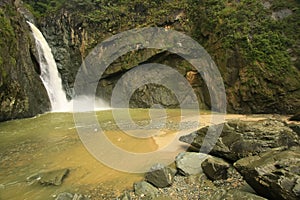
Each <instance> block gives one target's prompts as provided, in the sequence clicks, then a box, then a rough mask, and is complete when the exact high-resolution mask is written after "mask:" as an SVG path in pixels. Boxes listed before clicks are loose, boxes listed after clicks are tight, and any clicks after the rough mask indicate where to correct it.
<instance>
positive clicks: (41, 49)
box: [27, 22, 69, 112]
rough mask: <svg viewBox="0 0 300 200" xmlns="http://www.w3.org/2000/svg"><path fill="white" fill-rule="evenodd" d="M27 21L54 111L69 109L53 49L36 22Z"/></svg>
mask: <svg viewBox="0 0 300 200" xmlns="http://www.w3.org/2000/svg"><path fill="white" fill-rule="evenodd" d="M27 23H28V24H29V25H30V28H31V30H32V33H33V36H34V38H35V43H36V48H37V51H38V55H39V63H40V68H41V75H40V77H41V79H42V81H43V83H44V86H45V88H46V90H47V93H48V96H49V99H50V102H51V107H52V111H54V112H60V111H67V110H68V109H67V107H68V104H69V102H68V100H67V98H66V93H65V91H64V90H63V87H62V81H61V78H60V75H59V73H58V70H57V67H56V63H55V60H54V58H53V55H52V52H51V49H50V47H49V45H48V43H47V41H46V39H45V38H44V36H43V34H42V33H41V32H40V30H39V29H38V28H37V27H36V26H35V25H34V24H32V23H30V22H27Z"/></svg>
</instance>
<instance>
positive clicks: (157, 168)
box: [145, 164, 175, 188]
mask: <svg viewBox="0 0 300 200" xmlns="http://www.w3.org/2000/svg"><path fill="white" fill-rule="evenodd" d="M174 175H175V174H174V173H173V171H172V169H171V168H169V167H165V166H164V165H162V164H156V165H154V166H152V167H151V169H150V171H149V172H147V173H146V175H145V179H146V181H147V182H149V183H151V184H153V185H154V186H155V187H158V188H164V187H168V186H171V185H172V183H173V179H174Z"/></svg>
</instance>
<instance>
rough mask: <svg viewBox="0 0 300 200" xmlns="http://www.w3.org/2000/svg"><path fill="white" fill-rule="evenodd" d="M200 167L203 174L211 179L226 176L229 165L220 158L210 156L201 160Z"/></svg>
mask: <svg viewBox="0 0 300 200" xmlns="http://www.w3.org/2000/svg"><path fill="white" fill-rule="evenodd" d="M201 167H202V169H203V172H204V174H205V175H206V176H207V177H208V178H209V179H211V180H213V181H214V180H220V179H226V178H227V169H228V168H229V167H230V165H229V164H228V163H227V162H226V161H224V160H223V159H221V158H216V157H210V158H207V159H206V160H205V161H204V162H202V164H201Z"/></svg>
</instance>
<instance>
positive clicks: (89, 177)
mask: <svg viewBox="0 0 300 200" xmlns="http://www.w3.org/2000/svg"><path fill="white" fill-rule="evenodd" d="M130 113H131V116H132V118H133V119H134V120H135V121H136V122H137V123H139V122H140V123H141V124H142V125H147V120H149V119H150V118H149V111H148V110H146V109H134V110H131V112H130ZM97 117H98V120H99V122H100V124H101V125H103V127H104V128H103V129H104V130H105V134H106V136H107V137H108V138H109V139H110V140H111V142H112V143H113V144H115V145H116V146H118V147H120V148H122V149H124V150H126V151H130V152H135V153H144V152H152V151H156V150H158V149H159V148H162V147H164V146H165V145H167V144H168V142H169V141H170V140H172V139H174V137H175V136H176V134H175V133H176V132H177V131H176V123H178V122H179V121H180V119H181V112H180V110H176V109H174V110H167V122H168V123H169V126H166V127H163V128H160V129H159V131H158V130H157V128H153V130H154V129H155V130H154V131H156V136H153V137H150V138H134V137H132V136H129V135H127V134H124V133H123V132H122V131H121V130H119V129H118V128H116V125H115V122H114V120H113V116H112V113H111V111H109V110H107V111H99V112H97ZM185 117H186V119H187V121H189V120H190V121H200V124H201V125H204V124H208V121H209V119H210V118H211V115H210V114H209V112H201V115H200V117H199V113H193V114H191V115H190V116H185ZM227 118H246V116H243V115H228V116H227ZM249 119H250V118H249ZM254 119H256V120H257V119H260V118H259V116H257V117H255V118H254ZM149 123H150V122H149ZM187 126H189V125H187ZM192 129H195V127H190V128H189V127H186V128H185V132H186V133H188V132H190V131H191V130H192ZM153 130H151V128H150V129H148V130H143V131H150V132H151V131H153ZM131 131H133V132H134V131H140V130H131ZM0 138H1V140H0V199H5V200H7V199H30V200H32V199H45V200H47V199H53V195H57V194H58V193H60V192H65V191H67V192H77V193H86V192H87V191H90V190H99V191H98V193H109V192H111V191H114V192H116V193H118V191H119V192H121V191H122V190H124V189H126V188H131V187H132V184H133V182H135V181H138V180H140V179H142V175H141V174H132V173H125V172H120V171H116V170H114V169H111V168H109V167H107V166H105V165H103V164H101V163H100V162H99V161H98V160H96V159H95V158H94V157H93V156H92V155H91V154H90V153H89V152H87V150H86V149H85V147H84V146H83V144H82V142H81V141H80V139H79V137H78V134H77V131H76V128H75V124H74V121H73V115H72V114H71V113H48V114H44V115H40V116H38V117H35V118H31V119H22V120H14V121H9V122H3V123H0ZM120 164H122V163H120ZM62 168H69V169H70V173H69V175H68V176H67V178H65V180H64V182H63V184H62V185H61V186H41V185H39V184H38V183H35V184H29V183H28V182H26V178H27V177H28V176H30V175H32V174H35V173H38V172H44V171H50V170H55V169H62Z"/></svg>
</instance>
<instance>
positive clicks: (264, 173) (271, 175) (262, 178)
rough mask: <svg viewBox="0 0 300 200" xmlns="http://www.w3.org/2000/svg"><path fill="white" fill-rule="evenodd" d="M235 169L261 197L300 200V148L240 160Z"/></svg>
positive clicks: (270, 152)
mask: <svg viewBox="0 0 300 200" xmlns="http://www.w3.org/2000/svg"><path fill="white" fill-rule="evenodd" d="M234 167H235V168H236V169H237V170H238V171H239V172H240V173H241V174H242V176H243V177H244V179H245V180H246V181H247V183H248V184H249V185H250V186H251V187H252V188H253V189H254V190H255V191H256V193H257V194H259V195H261V196H264V197H266V198H268V199H278V200H283V199H289V200H296V199H300V146H297V147H291V148H290V149H287V150H282V149H279V148H277V149H272V150H270V151H268V152H264V153H261V154H259V155H256V156H250V157H247V158H243V159H240V160H239V161H237V162H236V163H234Z"/></svg>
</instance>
